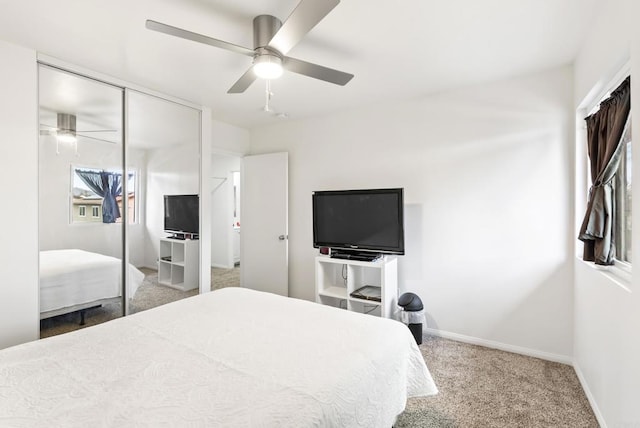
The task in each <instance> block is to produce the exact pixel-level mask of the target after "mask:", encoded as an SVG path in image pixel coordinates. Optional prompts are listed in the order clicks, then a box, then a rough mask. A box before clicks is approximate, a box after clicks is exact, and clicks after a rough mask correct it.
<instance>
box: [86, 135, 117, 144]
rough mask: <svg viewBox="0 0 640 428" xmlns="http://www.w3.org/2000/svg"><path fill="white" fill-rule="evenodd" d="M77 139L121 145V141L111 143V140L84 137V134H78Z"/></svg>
mask: <svg viewBox="0 0 640 428" xmlns="http://www.w3.org/2000/svg"><path fill="white" fill-rule="evenodd" d="M76 137H82V138H88V139H90V140H96V141H101V142H103V143H109V144H120V141H111V140H105V139H103V138H96V137H89V136H88V135H84V134H76Z"/></svg>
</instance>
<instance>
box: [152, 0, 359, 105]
mask: <svg viewBox="0 0 640 428" xmlns="http://www.w3.org/2000/svg"><path fill="white" fill-rule="evenodd" d="M338 3H340V0H302V1H301V2H300V3H298V6H296V8H295V9H294V10H293V12H292V13H291V15H289V17H288V18H287V19H286V20H285V22H281V21H280V20H279V19H278V18H276V17H274V16H271V15H259V16H256V17H255V18H254V19H253V49H250V48H246V47H243V46H238V45H235V44H233V43H229V42H225V41H222V40H218V39H214V38H211V37H208V36H204V35H202V34H198V33H193V32H191V31H187V30H183V29H181V28H177V27H173V26H171V25H167V24H162V23H160V22H156V21H152V20H147V22H146V27H147V28H148V29H149V30H154V31H159V32H161V33H165V34H169V35H171V36H176V37H181V38H183V39H187V40H192V41H194V42H199V43H204V44H207V45H211V46H215V47H218V48H222V49H227V50H229V51H232V52H235V53H239V54H242V55H246V56H250V57H252V58H253V64H252V65H251V67H250V68H249V69H248V70H247V71H246V72H245V73H244V74H243V75H242V77H240V79H239V80H238V81H237V82H236V83H235V84H234V85H233V86H232V87H231V88H230V89H229V90H228V91H227V93H229V94H239V93H242V92H244V91H245V90H246V89H247V88H248V87H249V86H250V85H251V84H252V83H253V82H254V81H255V80H256V78H258V77H261V78H264V79H275V78H278V77H280V75H281V74H282V70H283V69H285V70H288V71H291V72H293V73H298V74H302V75H304V76H308V77H313V78H314V79H319V80H323V81H325V82H329V83H334V84H336V85H341V86H344V85H346V84H347V83H348V82H349V81H350V80H351V79H352V78H353V74H349V73H345V72H342V71H338V70H334V69H332V68H328V67H324V66H321V65H318V64H312V63H310V62H306V61H302V60H299V59H296V58H292V57H288V56H286V54H287V52H289V51H290V50H291V49H292V48H293V47H294V46H295V45H296V44H298V42H300V40H301V39H302V38H303V37H304V36H305V35H306V34H307V33H308V32H309V31H311V29H312V28H313V27H315V26H316V25H317V24H318V23H319V22H320V21H321V20H322V19H323V18H324V17H325V16H327V14H328V13H329V12H331V10H333V8H334V7H336V6H337V5H338Z"/></svg>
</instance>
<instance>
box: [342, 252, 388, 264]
mask: <svg viewBox="0 0 640 428" xmlns="http://www.w3.org/2000/svg"><path fill="white" fill-rule="evenodd" d="M380 257H382V254H380V253H370V252H367V251H349V250H331V258H333V259H344V260H359V261H362V262H373V261H376V260H378V259H379V258H380Z"/></svg>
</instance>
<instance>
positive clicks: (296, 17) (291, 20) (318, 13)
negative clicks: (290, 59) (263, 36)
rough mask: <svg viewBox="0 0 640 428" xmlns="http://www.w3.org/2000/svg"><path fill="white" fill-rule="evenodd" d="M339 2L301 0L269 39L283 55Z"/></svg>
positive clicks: (332, 0) (334, 0)
mask: <svg viewBox="0 0 640 428" xmlns="http://www.w3.org/2000/svg"><path fill="white" fill-rule="evenodd" d="M338 3H340V0H302V1H301V2H300V3H298V6H296V8H295V9H294V10H293V12H291V15H289V17H288V18H287V20H286V21H284V23H283V24H282V27H280V29H279V30H278V32H277V33H276V34H275V35H274V36H273V38H272V39H271V41H269V47H272V48H274V49H277V50H278V52H280V53H281V54H283V55H286V53H287V52H289V51H290V50H291V48H293V47H294V46H295V45H297V44H298V42H299V41H300V40H301V39H302V38H303V37H304V35H305V34H307V33H308V32H309V31H311V29H312V28H313V27H315V26H316V25H317V24H318V23H319V22H320V21H322V18H324V17H325V16H327V14H328V13H329V12H331V11H332V10H333V8H334V7H336V6H337V5H338Z"/></svg>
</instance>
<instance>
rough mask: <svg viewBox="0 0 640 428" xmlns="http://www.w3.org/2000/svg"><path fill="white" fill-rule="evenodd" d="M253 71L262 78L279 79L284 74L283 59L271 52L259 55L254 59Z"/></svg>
mask: <svg viewBox="0 0 640 428" xmlns="http://www.w3.org/2000/svg"><path fill="white" fill-rule="evenodd" d="M253 72H254V73H255V75H256V76H258V77H259V78H261V79H269V80H270V79H277V78H278V77H280V76H282V59H281V58H280V57H278V56H276V55H271V54H262V55H258V56H256V58H255V59H254V61H253Z"/></svg>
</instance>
